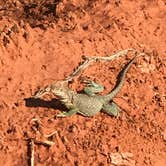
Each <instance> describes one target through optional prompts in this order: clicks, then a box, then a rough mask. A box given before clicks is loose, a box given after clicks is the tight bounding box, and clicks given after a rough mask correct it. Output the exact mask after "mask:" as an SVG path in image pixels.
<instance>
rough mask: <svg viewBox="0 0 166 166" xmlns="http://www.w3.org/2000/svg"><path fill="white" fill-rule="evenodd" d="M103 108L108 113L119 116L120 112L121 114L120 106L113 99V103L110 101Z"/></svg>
mask: <svg viewBox="0 0 166 166" xmlns="http://www.w3.org/2000/svg"><path fill="white" fill-rule="evenodd" d="M103 110H104V112H106V113H107V114H109V115H112V116H116V117H117V116H118V114H119V111H120V108H119V107H118V105H117V104H116V103H114V102H113V101H112V103H110V104H109V103H107V104H104V105H103Z"/></svg>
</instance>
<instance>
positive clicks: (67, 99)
mask: <svg viewBox="0 0 166 166" xmlns="http://www.w3.org/2000/svg"><path fill="white" fill-rule="evenodd" d="M54 94H55V95H56V96H57V97H58V99H59V100H60V101H61V102H62V103H63V104H64V105H65V106H67V107H71V106H73V104H72V100H73V95H74V93H73V92H69V91H67V92H66V91H56V92H54Z"/></svg>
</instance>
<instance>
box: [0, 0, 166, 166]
mask: <svg viewBox="0 0 166 166" xmlns="http://www.w3.org/2000/svg"><path fill="white" fill-rule="evenodd" d="M165 7H166V3H165V1H164V0H156V1H148V0H141V1H140V0H139V1H138V0H136V1H130V0H124V1H117V0H111V1H109V0H93V1H92V0H91V1H80V0H70V1H66V0H59V1H58V0H47V1H46V0H40V1H39V0H31V1H29V0H26V1H22V0H6V1H0V75H1V79H0V94H1V95H0V113H1V116H0V150H1V151H0V165H6V166H8V165H10V166H15V165H23V166H24V165H27V164H28V163H29V155H28V154H29V153H28V141H29V139H30V138H32V139H39V140H40V139H41V140H42V139H43V137H44V136H48V135H50V133H55V134H54V135H51V137H48V139H46V140H49V141H52V142H54V145H52V146H51V147H45V146H43V145H39V144H38V145H35V156H34V157H35V165H59V166H60V165H111V164H114V165H136V166H140V165H143V166H144V165H145V166H152V165H153V166H162V165H163V166H165V165H166V158H165V156H166V148H165V147H166V145H165V142H166V127H165V126H166V112H165V110H166V102H165V101H166V96H165V94H166V90H165V81H166V77H165V75H166V70H165V68H166V63H165V60H166V59H165V56H166V40H165V36H166V31H165V29H166V25H165V22H166V12H165ZM127 48H135V49H137V50H139V51H140V52H145V53H146V55H145V56H142V57H139V58H138V59H137V60H136V62H135V63H134V64H133V65H132V67H131V69H130V70H129V72H128V73H127V76H126V80H125V83H124V86H123V88H122V90H121V91H120V93H119V94H118V95H117V96H116V98H115V99H114V101H115V102H116V103H117V104H118V105H119V107H121V109H122V111H121V112H120V116H119V117H117V118H114V117H111V116H108V115H107V114H104V113H102V112H101V113H99V114H97V115H95V116H94V117H91V118H87V117H83V116H80V115H74V116H72V117H68V118H59V119H58V118H56V115H57V114H58V113H59V112H60V111H66V109H65V108H64V107H63V106H62V105H61V103H59V101H58V100H57V99H56V98H54V96H45V97H43V98H42V99H37V100H34V99H31V96H32V95H33V94H34V93H35V91H36V90H37V89H39V88H40V87H43V86H45V85H48V84H50V83H52V82H53V81H55V80H59V79H63V78H64V77H66V76H68V75H69V74H70V73H71V72H72V71H73V70H74V68H75V67H77V66H78V64H79V63H80V62H81V60H82V58H81V57H82V55H86V56H108V55H111V54H113V53H115V52H118V51H119V50H122V49H127ZM132 56H133V55H132V54H128V55H126V56H124V57H122V58H118V59H116V60H114V61H112V62H104V63H101V62H97V63H95V64H94V65H92V66H90V67H88V68H87V69H86V70H85V71H84V72H83V73H82V74H81V76H82V77H89V78H91V79H93V80H96V81H97V82H99V83H100V84H102V85H104V86H105V91H104V92H103V94H105V93H108V92H109V91H110V90H111V89H112V88H113V86H114V85H115V82H116V77H117V75H118V73H119V71H120V69H121V68H123V66H124V65H125V64H126V63H127V62H128V61H129V60H130V59H131V58H132ZM71 87H72V88H73V89H74V90H81V89H82V87H83V86H82V84H81V83H80V80H79V79H78V80H75V81H74V82H73V83H72V85H71ZM44 138H46V137H44Z"/></svg>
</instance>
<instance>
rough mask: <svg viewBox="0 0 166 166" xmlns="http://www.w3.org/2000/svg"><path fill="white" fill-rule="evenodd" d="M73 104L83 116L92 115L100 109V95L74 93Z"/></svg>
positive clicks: (101, 104)
mask: <svg viewBox="0 0 166 166" xmlns="http://www.w3.org/2000/svg"><path fill="white" fill-rule="evenodd" d="M73 104H74V106H76V107H77V108H78V109H79V111H78V113H80V114H82V115H85V116H93V115H95V114H96V113H97V112H100V110H101V109H102V106H103V103H102V98H101V97H100V96H97V95H95V96H89V95H86V94H76V95H75V97H74V98H73Z"/></svg>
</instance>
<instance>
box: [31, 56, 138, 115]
mask: <svg viewBox="0 0 166 166" xmlns="http://www.w3.org/2000/svg"><path fill="white" fill-rule="evenodd" d="M137 56H138V55H135V56H134V58H133V59H132V60H131V61H130V62H129V63H128V64H127V65H126V66H125V67H124V69H123V70H122V71H121V72H120V74H119V78H118V80H117V84H116V85H115V87H114V89H113V90H112V91H111V92H110V93H108V94H106V95H98V94H96V93H99V92H102V91H103V90H104V88H103V86H101V85H99V84H97V83H95V82H94V81H90V80H88V81H87V83H88V86H86V87H85V88H84V93H77V92H75V91H73V90H72V89H70V88H68V86H66V82H65V81H57V82H55V83H53V84H51V85H48V86H47V87H45V88H43V89H40V90H39V91H38V92H37V93H36V94H35V95H34V96H33V97H34V98H40V97H42V96H43V95H45V94H47V93H53V94H54V95H55V96H56V97H58V99H59V100H60V101H61V102H62V103H63V104H64V105H65V106H66V107H67V108H68V109H69V111H68V112H62V113H60V114H58V115H57V117H66V116H71V115H74V114H76V113H80V114H82V115H84V116H89V117H90V116H93V115H95V114H96V113H98V112H100V111H101V110H103V111H104V112H106V113H108V114H109V115H113V116H117V115H118V113H119V110H120V109H119V107H118V106H117V104H116V103H114V101H113V98H114V97H115V96H116V95H117V93H118V92H119V91H120V89H121V88H122V86H123V82H124V79H125V75H126V73H127V71H128V70H129V68H130V66H131V65H132V63H133V62H134V60H135V59H136V57H137Z"/></svg>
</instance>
